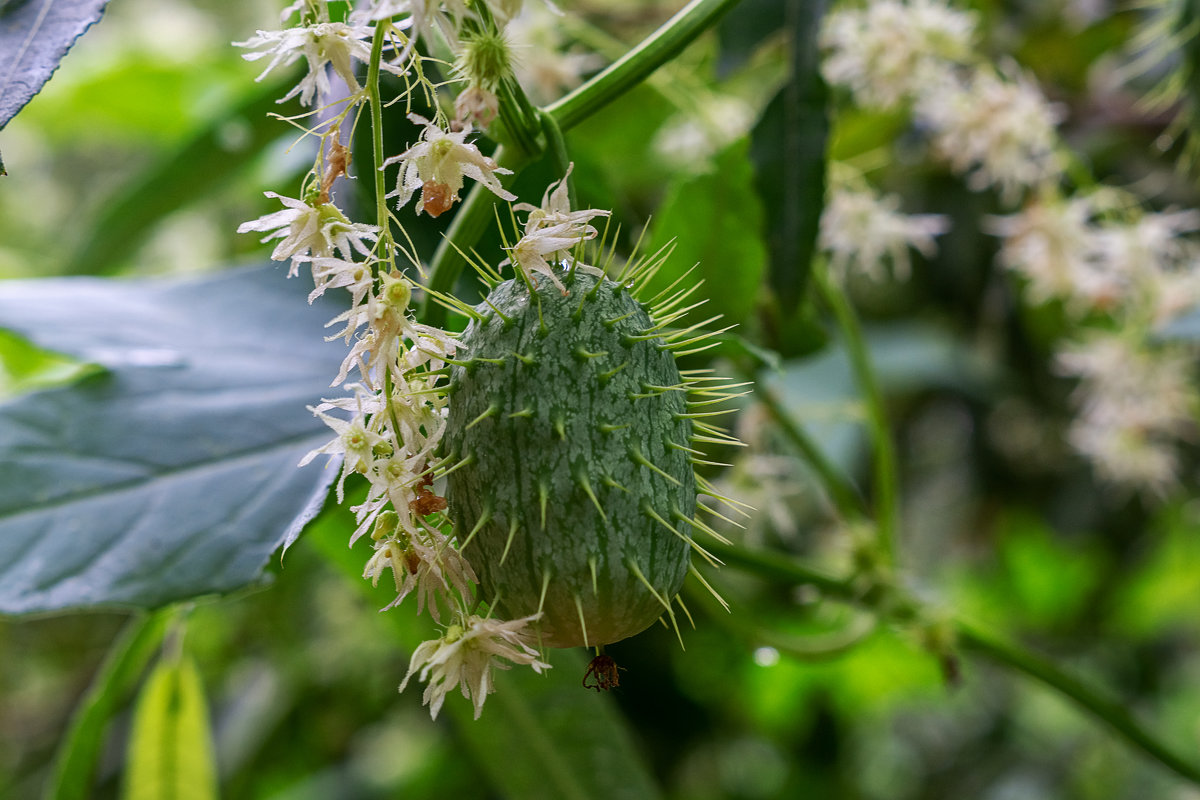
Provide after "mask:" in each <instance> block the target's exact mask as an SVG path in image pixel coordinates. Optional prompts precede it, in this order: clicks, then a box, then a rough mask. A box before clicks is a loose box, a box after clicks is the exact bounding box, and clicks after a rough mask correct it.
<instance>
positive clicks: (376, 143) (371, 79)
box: [367, 24, 393, 275]
mask: <svg viewBox="0 0 1200 800" xmlns="http://www.w3.org/2000/svg"><path fill="white" fill-rule="evenodd" d="M386 29H387V26H386V25H382V24H380V25H376V26H375V36H374V38H372V39H371V63H370V66H369V67H368V69H367V101H368V104H369V105H370V106H371V150H372V156H373V157H374V161H373V162H372V166H373V169H372V170H371V171H372V172H373V173H374V176H375V220H376V223H375V224H377V225H378V226H379V243H380V245H381V246H382V250H383V253H384V257H385V258H386V259H387V261H388V263H389V264H390V263H391V262H392V249H393V248H392V224H391V218H390V215H389V214H388V210H387V188H386V186H385V184H384V175H383V169H382V164H383V161H384V158H385V156H384V154H383V101H382V99H381V98H380V96H379V64H380V62H381V61H382V60H383V44H384V40H385V39H386V38H387V30H386ZM371 268H372V269H373V270H376V274H377V275H378V267H377V266H376V265H375V264H372V265H371Z"/></svg>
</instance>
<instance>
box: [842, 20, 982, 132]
mask: <svg viewBox="0 0 1200 800" xmlns="http://www.w3.org/2000/svg"><path fill="white" fill-rule="evenodd" d="M975 24H976V20H975V14H973V13H970V12H964V11H958V10H955V9H952V8H950V7H949V6H947V5H946V3H944V2H941V0H911V2H898V0H876V2H872V3H869V4H868V5H867V7H866V8H863V9H847V10H840V11H834V12H831V13H830V14H829V15H828V16H827V17H826V21H825V26H824V29H823V30H822V32H821V44H822V46H823V47H824V48H825V49H826V50H827V55H826V56H825V60H824V62H823V63H822V66H821V71H822V73H823V74H824V75H825V79H826V80H827V81H829V82H830V83H831V84H834V85H838V86H845V87H846V88H848V89H849V90H850V91H851V92H852V93H853V95H854V99H855V102H856V103H858V104H859V105H861V106H868V107H878V108H885V109H886V108H891V107H892V106H895V105H897V104H899V103H902V102H907V101H909V100H911V99H912V98H913V97H915V96H917V95H920V94H922V93H923V92H927V91H930V90H931V89H932V88H933V87H935V86H937V85H939V84H940V83H941V82H942V80H943V79H944V77H945V75H946V74H947V71H948V70H949V69H950V68H952V66H953V65H954V64H955V63H961V62H964V61H966V60H967V59H968V58H969V57H970V55H971V47H972V40H973V39H974V38H975Z"/></svg>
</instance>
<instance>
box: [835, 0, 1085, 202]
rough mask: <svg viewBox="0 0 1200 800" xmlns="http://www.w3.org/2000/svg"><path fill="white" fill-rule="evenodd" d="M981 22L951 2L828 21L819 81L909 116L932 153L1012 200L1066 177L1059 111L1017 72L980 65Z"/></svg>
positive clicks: (882, 3)
mask: <svg viewBox="0 0 1200 800" xmlns="http://www.w3.org/2000/svg"><path fill="white" fill-rule="evenodd" d="M976 25H977V18H976V15H975V14H973V13H971V12H968V11H962V10H958V9H955V8H953V7H952V6H951V5H950V4H949V3H947V2H945V0H875V1H874V2H870V3H868V4H867V5H866V6H865V7H864V8H861V9H856V8H851V9H841V10H835V11H833V12H831V13H830V14H829V17H828V19H827V21H826V24H825V28H824V30H823V34H822V38H821V42H822V45H823V47H824V48H825V51H826V54H825V59H824V61H823V63H822V73H823V74H824V76H825V79H826V80H827V81H829V83H830V84H831V85H834V86H839V87H843V88H845V89H847V90H849V92H850V94H851V97H852V98H853V100H854V102H855V104H856V105H858V106H860V107H862V108H868V109H878V110H892V109H896V108H900V107H906V108H911V109H912V110H913V113H914V114H915V117H916V121H917V122H918V124H919V125H920V126H921V127H922V128H924V129H925V131H926V132H927V134H928V136H929V138H930V141H931V142H932V144H933V150H934V153H935V154H936V155H937V156H938V157H939V158H941V159H943V160H944V161H945V162H946V163H947V165H948V166H949V167H950V168H951V169H952V170H954V171H955V172H956V173H958V174H961V175H965V176H967V179H968V183H969V185H970V186H971V188H973V189H977V190H981V189H986V188H989V187H994V188H996V189H998V190H999V191H1000V192H1001V194H1002V195H1003V196H1004V197H1005V198H1006V199H1007V200H1010V201H1011V200H1015V199H1017V198H1019V197H1020V196H1021V194H1022V192H1023V191H1024V190H1026V189H1029V188H1036V187H1038V186H1042V185H1044V184H1047V183H1051V184H1052V183H1055V182H1057V179H1058V178H1059V176H1060V174H1061V171H1062V163H1061V158H1060V156H1059V155H1058V154H1057V149H1058V136H1057V133H1056V130H1055V126H1056V125H1057V124H1058V123H1059V122H1060V121H1061V117H1062V113H1061V111H1060V110H1059V109H1058V108H1057V107H1056V106H1054V105H1053V104H1052V103H1050V102H1049V101H1048V100H1047V99H1046V97H1045V96H1044V95H1043V94H1042V92H1041V90H1040V89H1039V88H1038V86H1037V84H1036V83H1035V82H1034V81H1033V80H1032V79H1031V78H1030V77H1029V76H1027V75H1025V74H1024V73H1023V72H1022V71H1021V70H1020V69H1019V68H1018V67H1016V66H1015V65H1009V66H1007V67H1006V68H1005V69H1003V70H998V69H997V68H996V67H995V66H994V65H992V64H987V63H980V62H979V61H978V60H977V55H976V50H975V40H976V30H975V28H976Z"/></svg>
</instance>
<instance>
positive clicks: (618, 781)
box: [446, 650, 661, 800]
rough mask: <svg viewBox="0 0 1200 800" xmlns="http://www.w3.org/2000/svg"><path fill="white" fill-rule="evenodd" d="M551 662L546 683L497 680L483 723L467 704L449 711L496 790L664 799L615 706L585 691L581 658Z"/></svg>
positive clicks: (585, 799)
mask: <svg viewBox="0 0 1200 800" xmlns="http://www.w3.org/2000/svg"><path fill="white" fill-rule="evenodd" d="M551 662H552V663H553V665H554V667H553V669H551V670H550V671H549V672H548V673H547V674H545V675H538V674H537V673H535V672H533V671H532V670H530V669H525V668H521V667H516V668H514V669H512V670H510V671H509V672H506V673H501V674H499V675H497V676H496V693H495V694H493V695H491V696H490V697H489V698H488V703H487V707H486V708H484V711H483V715H482V716H481V717H480V718H479V719H478V720H476V719H473V715H474V712H473V711H472V709H471V706H470V704H469V703H466V702H463V703H447V704H446V708H447V710H448V711H449V713H450V714H451V715H453V717H454V721H455V723H456V725H457V726H458V732H459V736H460V737H461V738H462V739H463V741H464V743H465V744H466V745H467V748H468V749H469V750H470V751H471V754H472V755H473V756H474V758H475V761H476V763H477V764H478V765H479V767H480V768H481V769H482V770H483V772H484V773H485V774H487V775H488V777H489V778H491V781H492V785H493V787H495V788H496V789H497V790H498V791H499V792H500V793H501V794H502V795H503V796H504V797H511V798H522V800H542V799H543V798H544V800H590V798H594V797H603V798H607V800H645V799H647V798H657V797H660V796H661V795H660V793H659V791H658V789H657V787H656V786H655V784H654V781H653V779H652V778H651V776H650V773H649V771H648V770H647V769H646V766H645V764H644V759H643V758H641V757H640V756H639V754H638V752H637V747H636V744H635V742H634V740H633V738H632V736H631V735H630V733H629V730H628V728H627V727H626V724H625V721H624V720H623V719H622V718H621V716H620V714H619V713H618V712H617V709H616V707H615V706H614V705H613V703H612V701H611V698H609V697H607V696H604V695H599V694H597V693H596V692H594V691H590V690H587V689H584V688H583V687H582V685H581V680H582V678H583V673H584V670H585V669H586V668H587V661H586V659H585V658H584V656H583V654H581V653H580V652H579V651H578V650H561V651H560V650H556V651H553V653H552V654H551Z"/></svg>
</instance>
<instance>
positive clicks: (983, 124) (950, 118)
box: [917, 69, 1062, 202]
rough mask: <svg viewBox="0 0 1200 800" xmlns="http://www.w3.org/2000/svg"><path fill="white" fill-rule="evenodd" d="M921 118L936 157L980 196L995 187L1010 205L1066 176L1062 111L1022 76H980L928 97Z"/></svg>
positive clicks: (985, 72) (919, 110) (989, 73)
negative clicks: (1060, 143) (962, 176)
mask: <svg viewBox="0 0 1200 800" xmlns="http://www.w3.org/2000/svg"><path fill="white" fill-rule="evenodd" d="M1014 71H1015V70H1014ZM917 115H918V118H919V119H920V121H921V123H922V124H924V125H925V126H926V127H928V128H929V129H930V132H931V134H932V136H933V147H934V150H935V151H936V152H937V154H938V156H939V157H940V158H943V159H945V160H946V162H947V163H948V164H949V165H950V167H951V169H953V170H954V171H955V172H958V173H960V174H965V175H966V176H967V185H968V186H970V187H971V188H972V189H975V190H977V191H978V190H982V189H986V188H988V187H990V186H994V187H996V189H998V190H999V192H1000V195H1001V197H1002V198H1003V199H1005V200H1006V201H1008V202H1012V201H1013V200H1015V199H1016V198H1017V197H1018V196H1019V195H1020V193H1021V190H1023V189H1026V188H1036V187H1039V186H1042V185H1045V184H1051V183H1054V182H1055V181H1057V180H1058V178H1059V175H1060V174H1061V172H1062V159H1061V157H1060V156H1059V154H1058V152H1057V149H1056V148H1057V147H1058V135H1057V133H1056V131H1055V126H1056V125H1057V124H1058V122H1059V120H1060V119H1061V118H1062V110H1061V109H1060V108H1059V107H1058V106H1056V105H1053V104H1051V103H1049V102H1047V100H1046V98H1045V96H1044V95H1043V94H1042V92H1041V89H1039V88H1038V87H1037V85H1036V84H1035V83H1034V82H1033V81H1032V80H1031V79H1030V78H1029V77H1028V76H1026V75H1024V74H1018V75H1016V76H1015V77H1013V78H1005V77H1002V76H1001V75H999V74H997V73H996V72H994V71H992V70H990V69H980V70H977V71H976V72H975V73H974V74H973V75H972V76H971V78H970V80H969V81H968V82H967V83H958V82H952V83H948V84H946V85H944V86H942V87H940V88H939V89H938V90H937V91H934V92H929V93H926V94H924V95H923V96H922V97H921V98H920V100H918V102H917Z"/></svg>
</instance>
